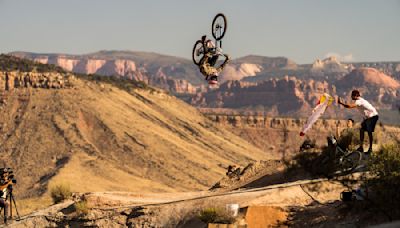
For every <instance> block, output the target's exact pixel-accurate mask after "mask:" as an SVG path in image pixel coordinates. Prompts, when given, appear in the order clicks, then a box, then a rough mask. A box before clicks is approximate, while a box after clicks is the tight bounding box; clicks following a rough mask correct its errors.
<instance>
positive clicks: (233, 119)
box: [203, 112, 346, 132]
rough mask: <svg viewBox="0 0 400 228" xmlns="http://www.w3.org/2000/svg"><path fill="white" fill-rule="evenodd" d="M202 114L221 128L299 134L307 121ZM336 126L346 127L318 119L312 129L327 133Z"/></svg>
mask: <svg viewBox="0 0 400 228" xmlns="http://www.w3.org/2000/svg"><path fill="white" fill-rule="evenodd" d="M203 114H204V115H206V116H207V117H208V118H209V119H210V120H212V121H213V122H215V123H217V124H219V125H222V126H233V127H244V128H247V127H250V128H269V129H287V130H293V131H299V132H300V130H301V128H302V127H303V126H304V124H305V122H306V121H307V119H305V118H284V117H271V116H265V115H257V114H253V115H251V114H250V115H249V114H215V113H207V112H203ZM336 126H338V127H339V128H344V127H346V120H333V119H319V120H317V122H315V124H314V125H313V128H315V129H325V130H326V131H329V130H332V129H335V128H336Z"/></svg>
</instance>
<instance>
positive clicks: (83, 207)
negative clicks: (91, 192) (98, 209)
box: [74, 200, 89, 215]
mask: <svg viewBox="0 0 400 228" xmlns="http://www.w3.org/2000/svg"><path fill="white" fill-rule="evenodd" d="M74 208H75V211H76V213H78V215H87V214H88V212H89V208H88V206H87V202H86V200H82V201H79V202H76V203H75V204H74Z"/></svg>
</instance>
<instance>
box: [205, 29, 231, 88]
mask: <svg viewBox="0 0 400 228" xmlns="http://www.w3.org/2000/svg"><path fill="white" fill-rule="evenodd" d="M202 41H203V42H204V49H205V50H204V55H203V57H202V58H201V60H200V64H199V69H200V72H201V73H202V74H203V75H204V76H205V79H206V80H207V81H208V84H210V85H215V84H218V76H219V74H220V73H221V72H222V71H223V69H224V68H225V66H226V64H227V63H228V62H229V60H230V58H229V55H227V54H223V53H222V50H221V49H220V48H218V47H216V46H215V44H214V42H212V41H211V40H206V36H203V37H202ZM219 56H224V57H225V60H224V62H223V63H222V64H221V65H220V66H218V67H216V66H215V64H216V63H217V61H218V58H219Z"/></svg>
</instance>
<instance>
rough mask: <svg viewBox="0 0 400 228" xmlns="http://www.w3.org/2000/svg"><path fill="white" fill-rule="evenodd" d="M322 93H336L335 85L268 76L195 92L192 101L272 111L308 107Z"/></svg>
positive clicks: (278, 112)
mask: <svg viewBox="0 0 400 228" xmlns="http://www.w3.org/2000/svg"><path fill="white" fill-rule="evenodd" d="M323 93H329V94H336V88H335V87H334V86H330V85H329V84H328V83H327V82H319V81H313V80H310V81H302V80H298V79H296V78H294V77H285V78H284V79H280V80H276V79H271V80H268V81H265V82H261V83H249V82H239V81H229V82H226V83H224V84H222V85H221V86H220V88H219V89H217V90H214V91H209V92H207V93H200V94H197V96H196V97H194V98H193V99H192V101H191V102H192V104H193V105H196V106H200V107H213V108H249V107H253V108H257V106H262V107H263V108H265V109H267V110H269V111H271V110H273V109H276V111H277V113H275V114H285V113H293V112H298V111H300V110H304V109H308V108H309V106H310V104H315V103H316V101H317V100H318V99H319V97H320V96H321V95H322V94H323Z"/></svg>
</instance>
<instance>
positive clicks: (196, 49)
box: [192, 40, 204, 65]
mask: <svg viewBox="0 0 400 228" xmlns="http://www.w3.org/2000/svg"><path fill="white" fill-rule="evenodd" d="M203 56H204V45H203V42H202V41H201V40H198V41H196V43H195V44H194V46H193V51H192V59H193V62H194V64H196V65H199V64H200V61H201V59H202V58H203Z"/></svg>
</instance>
